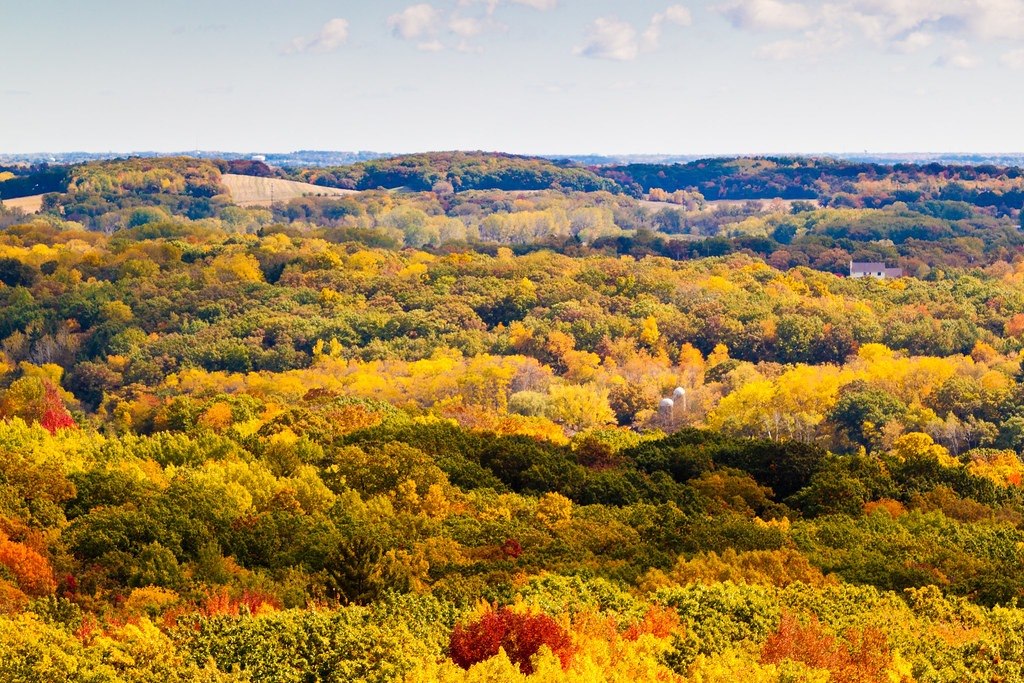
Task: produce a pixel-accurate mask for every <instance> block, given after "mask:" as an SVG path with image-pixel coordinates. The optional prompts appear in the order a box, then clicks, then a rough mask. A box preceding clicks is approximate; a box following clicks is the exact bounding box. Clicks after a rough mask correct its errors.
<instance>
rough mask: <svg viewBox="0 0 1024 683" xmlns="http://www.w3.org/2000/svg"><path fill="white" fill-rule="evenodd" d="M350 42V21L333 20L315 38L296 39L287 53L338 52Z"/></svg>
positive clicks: (286, 50)
mask: <svg viewBox="0 0 1024 683" xmlns="http://www.w3.org/2000/svg"><path fill="white" fill-rule="evenodd" d="M347 41H348V20H347V19H331V20H330V21H328V22H327V23H326V24H324V25H323V27H321V29H320V32H319V33H317V34H316V35H313V36H302V37H299V38H295V39H294V40H292V42H291V43H290V44H289V45H288V47H286V48H285V50H284V51H285V52H286V53H289V54H291V53H295V52H331V51H332V50H337V49H338V48H339V47H341V46H342V45H344V44H345V43H346V42H347Z"/></svg>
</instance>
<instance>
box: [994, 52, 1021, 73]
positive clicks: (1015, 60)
mask: <svg viewBox="0 0 1024 683" xmlns="http://www.w3.org/2000/svg"><path fill="white" fill-rule="evenodd" d="M999 61H1000V62H1002V63H1003V65H1004V66H1008V67H1010V68H1011V69H1024V48H1022V49H1020V50H1011V51H1009V52H1007V53H1004V54H1003V56H1002V57H1001V58H1000V60H999Z"/></svg>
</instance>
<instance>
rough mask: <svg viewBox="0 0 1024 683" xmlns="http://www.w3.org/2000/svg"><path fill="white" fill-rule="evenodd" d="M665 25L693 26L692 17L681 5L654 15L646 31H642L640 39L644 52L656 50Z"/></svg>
mask: <svg viewBox="0 0 1024 683" xmlns="http://www.w3.org/2000/svg"><path fill="white" fill-rule="evenodd" d="M665 24H674V25H676V26H690V25H692V24H693V15H692V14H690V10H688V9H687V8H685V7H683V6H682V5H672V6H671V7H668V8H667V9H666V10H665V11H664V12H658V13H657V14H655V15H654V16H653V17H651V23H650V25H649V26H648V27H647V30H646V31H644V34H643V37H642V46H643V48H644V49H645V50H654V49H657V47H658V45H659V43H660V42H661V33H662V29H663V28H664V26H665Z"/></svg>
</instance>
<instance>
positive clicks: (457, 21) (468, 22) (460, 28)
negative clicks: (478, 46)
mask: <svg viewBox="0 0 1024 683" xmlns="http://www.w3.org/2000/svg"><path fill="white" fill-rule="evenodd" d="M448 30H450V31H451V32H452V33H454V34H455V35H457V36H459V37H461V38H474V37H476V36H478V35H480V34H481V33H483V32H484V22H483V21H481V20H479V19H477V18H476V17H452V18H451V19H450V20H449V21H448Z"/></svg>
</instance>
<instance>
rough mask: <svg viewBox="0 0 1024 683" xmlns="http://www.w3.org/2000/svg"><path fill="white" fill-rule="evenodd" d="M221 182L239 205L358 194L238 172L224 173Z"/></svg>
mask: <svg viewBox="0 0 1024 683" xmlns="http://www.w3.org/2000/svg"><path fill="white" fill-rule="evenodd" d="M220 182H221V184H222V185H223V186H224V187H225V188H227V191H228V194H229V195H230V196H231V200H232V201H233V202H234V203H235V204H238V205H239V206H270V205H271V204H272V203H274V202H288V201H289V200H292V199H295V198H297V197H341V196H344V195H346V194H356V192H355V191H353V190H342V189H338V188H333V187H323V186H322V185H311V184H310V183H300V182H296V181H294V180H283V179H281V178H259V177H256V176H248V175H238V174H237V173H224V174H222V175H221V177H220Z"/></svg>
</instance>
